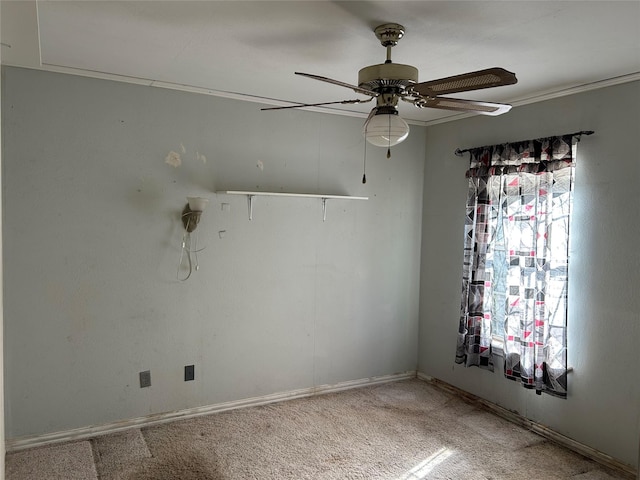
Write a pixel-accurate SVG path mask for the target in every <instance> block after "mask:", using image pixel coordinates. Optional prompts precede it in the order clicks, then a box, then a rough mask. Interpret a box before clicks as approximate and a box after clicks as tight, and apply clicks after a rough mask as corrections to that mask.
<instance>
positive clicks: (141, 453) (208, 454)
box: [6, 380, 632, 480]
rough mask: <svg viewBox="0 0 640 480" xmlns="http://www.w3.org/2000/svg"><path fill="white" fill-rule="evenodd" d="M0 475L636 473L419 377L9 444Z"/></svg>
mask: <svg viewBox="0 0 640 480" xmlns="http://www.w3.org/2000/svg"><path fill="white" fill-rule="evenodd" d="M6 478H7V480H45V479H46V480H58V479H59V480H63V479H64V480H75V479H82V480H85V479H86V480H97V479H99V480H232V479H234V480H235V479H256V480H257V479H259V480H267V479H274V480H276V479H277V480H281V479H282V480H289V479H290V480H302V479H314V480H321V479H327V480H329V479H336V480H337V479H340V480H342V479H367V480H369V479H380V480H382V479H384V480H420V479H451V480H466V479H469V480H471V479H473V480H489V479H491V480H503V479H504V480H519V479H522V480H547V479H549V480H552V479H572V480H610V479H627V478H632V477H628V476H625V475H624V474H623V473H621V472H617V471H613V470H610V469H607V468H605V467H604V466H602V465H599V464H598V463H595V462H593V461H592V460H589V459H586V458H584V457H582V456H581V455H578V454H576V453H574V452H571V451H569V450H566V449H564V448H562V447H559V446H557V445H555V444H553V443H551V442H549V441H547V440H545V439H544V438H543V437H540V436H538V435H537V434H535V433H532V432H530V431H527V430H525V429H523V428H521V427H518V426H516V425H514V424H512V423H510V422H508V421H506V420H503V419H502V418H500V417H497V416H495V415H493V414H492V413H489V412H487V411H485V410H483V409H481V408H478V407H477V406H476V405H475V404H471V403H467V402H465V401H463V400H462V399H460V398H458V397H456V396H455V395H453V394H451V393H449V392H445V391H443V390H440V389H438V388H437V387H435V386H433V385H431V384H429V383H426V382H423V381H421V380H406V381H400V382H393V383H386V384H382V385H376V386H371V387H366V388H360V389H355V390H348V391H344V392H340V393H334V394H327V395H320V396H317V397H312V398H306V399H299V400H291V401H287V402H281V403H277V404H272V405H267V406H261V407H252V408H246V409H241V410H234V411H229V412H224V413H217V414H213V415H208V416H202V417H197V418H193V419H188V420H180V421H176V422H173V423H169V424H165V425H160V426H155V427H148V428H142V429H134V430H129V431H126V432H124V433H117V434H111V435H105V436H101V437H97V438H94V439H91V440H84V441H78V442H72V443H66V444H60V445H53V446H50V447H42V448H34V449H31V450H25V451H19V452H15V453H9V454H7V459H6Z"/></svg>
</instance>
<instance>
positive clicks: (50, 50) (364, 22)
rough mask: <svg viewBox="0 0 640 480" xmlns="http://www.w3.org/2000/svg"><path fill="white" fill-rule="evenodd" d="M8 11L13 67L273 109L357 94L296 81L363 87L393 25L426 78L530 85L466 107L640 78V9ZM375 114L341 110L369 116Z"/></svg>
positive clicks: (5, 24) (42, 6) (389, 5)
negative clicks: (506, 78)
mask: <svg viewBox="0 0 640 480" xmlns="http://www.w3.org/2000/svg"><path fill="white" fill-rule="evenodd" d="M0 5H1V12H0V14H1V15H2V30H1V35H2V43H3V47H2V62H3V63H4V64H9V65H17V66H26V67H30V68H41V69H47V70H54V71H64V72H70V73H79V74H83V75H91V76H97V77H106V78H116V79H121V80H124V81H134V82H137V83H143V84H148V85H156V86H167V87H169V88H184V89H187V90H195V91H202V92H203V93H214V94H220V95H226V96H234V97H236V96H237V97H239V98H247V99H250V100H259V101H262V102H263V103H268V104H272V105H281V104H282V102H283V101H292V102H307V103H316V102H325V101H326V102H328V101H337V100H345V99H352V98H359V96H358V95H357V94H355V93H354V92H353V91H351V90H349V89H345V88H343V87H339V86H336V85H330V84H325V83H322V82H318V81H314V80H311V79H308V78H303V77H299V76H296V75H294V74H293V72H294V71H302V72H307V73H313V74H317V75H323V76H327V77H331V78H334V79H337V80H340V81H343V82H346V83H350V84H357V74H358V70H359V69H360V68H362V67H364V66H367V65H372V64H377V63H383V62H384V60H385V49H384V48H383V47H382V46H381V45H380V43H379V42H378V40H377V39H376V38H375V35H374V34H373V28H374V27H375V26H377V25H379V24H382V23H388V22H396V23H401V24H403V25H404V26H405V27H406V34H405V36H404V38H403V39H402V40H401V41H400V43H399V45H398V46H397V47H395V48H394V49H393V57H392V58H393V61H394V62H397V63H405V64H410V65H413V66H415V67H417V68H418V69H419V71H420V81H426V80H431V79H436V78H441V77H446V76H450V75H455V74H459V73H464V72H468V71H473V70H480V69H484V68H488V67H494V66H499V67H503V68H506V69H507V70H510V71H512V72H515V73H516V75H517V77H518V80H519V81H518V83H517V84H516V85H512V86H506V87H499V88H494V89H487V90H482V91H478V92H467V93H464V94H460V95H457V96H458V97H460V98H469V99H476V100H487V101H495V102H504V103H513V104H514V105H516V106H517V105H519V104H524V103H528V102H531V101H535V100H537V99H544V98H549V97H550V96H554V95H559V94H562V93H566V92H569V91H573V90H575V89H576V88H583V87H585V86H589V85H591V86H594V85H593V84H596V86H597V85H601V84H610V83H618V82H623V81H628V80H633V79H638V78H640V73H639V72H640V2H638V1H602V2H599V1H567V2H564V1H496V2H488V1H420V2H418V1H412V2H403V1H386V2H356V1H353V2H351V1H349V2H340V1H282V2H273V1H221V2H218V1H216V2H213V1H210V2H207V1H200V2H190V1H173V2H171V1H142V2H128V1H109V2H101V1H77V2H66V1H39V2H32V1H19V2H11V1H6V0H5V1H2V2H1V4H0ZM112 75H116V76H118V77H111V76H112ZM602 82H604V83H602ZM587 88H588V87H587ZM256 97H257V98H256ZM360 98H366V97H360ZM260 106H261V105H256V108H259V107H260ZM372 106H373V105H372V104H364V105H355V106H354V105H344V106H342V105H341V106H338V107H335V108H336V109H339V110H340V109H341V110H344V111H346V112H356V113H357V114H360V115H365V114H366V112H368V111H369V110H370V109H371V107H372ZM400 112H401V115H402V116H404V117H405V118H406V119H408V120H413V121H418V122H429V121H438V120H442V119H447V118H448V119H450V118H458V117H459V116H460V115H459V114H456V113H453V112H447V111H442V110H433V109H424V110H419V109H417V108H415V107H413V106H412V105H409V104H403V105H401V106H400ZM278 114H279V113H278V112H265V115H278Z"/></svg>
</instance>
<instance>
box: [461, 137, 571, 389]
mask: <svg viewBox="0 0 640 480" xmlns="http://www.w3.org/2000/svg"><path fill="white" fill-rule="evenodd" d="M573 138H574V135H567V136H563V137H550V138H544V139H537V140H529V141H525V142H518V143H512V144H504V145H496V146H491V147H481V148H478V149H473V150H470V152H471V164H470V169H469V171H468V173H467V176H468V178H469V195H468V201H467V216H466V222H465V245H464V268H463V282H462V301H461V309H460V323H459V330H458V345H457V350H456V362H457V363H464V364H465V365H467V366H472V365H475V366H479V367H482V368H486V369H489V370H493V364H494V362H493V359H494V356H495V355H498V354H503V356H504V362H503V363H504V374H505V376H506V377H507V378H510V379H512V380H520V381H521V382H522V384H523V386H525V387H527V388H531V389H535V390H536V393H542V392H546V393H550V394H552V395H556V396H559V397H566V388H567V383H566V374H567V368H566V363H567V362H566V358H567V356H566V347H567V346H566V338H567V335H566V328H567V322H566V318H567V281H568V278H567V277H568V268H567V267H568V250H569V222H570V214H571V204H572V197H573V178H574V171H575V151H576V145H575V144H574V143H573Z"/></svg>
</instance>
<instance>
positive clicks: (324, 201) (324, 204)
mask: <svg viewBox="0 0 640 480" xmlns="http://www.w3.org/2000/svg"><path fill="white" fill-rule="evenodd" d="M326 220H327V197H322V221H323V222H324V221H326Z"/></svg>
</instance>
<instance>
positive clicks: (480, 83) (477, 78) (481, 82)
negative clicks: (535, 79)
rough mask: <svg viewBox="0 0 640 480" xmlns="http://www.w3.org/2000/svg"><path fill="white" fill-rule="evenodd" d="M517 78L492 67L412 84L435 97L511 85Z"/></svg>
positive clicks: (421, 93)
mask: <svg viewBox="0 0 640 480" xmlns="http://www.w3.org/2000/svg"><path fill="white" fill-rule="evenodd" d="M517 82H518V79H517V78H516V76H515V74H514V73H512V72H509V71H507V70H505V69H504V68H500V67H494V68H487V69H485V70H478V71H477V72H469V73H463V74H461V75H454V76H452V77H446V78H440V79H438V80H430V81H428V82H421V83H417V84H415V85H413V87H412V89H413V91H414V92H417V93H419V94H420V95H422V96H425V97H435V96H437V95H446V94H449V93H458V92H467V91H469V90H480V89H482V88H491V87H501V86H503V85H513V84H514V83H517Z"/></svg>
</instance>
